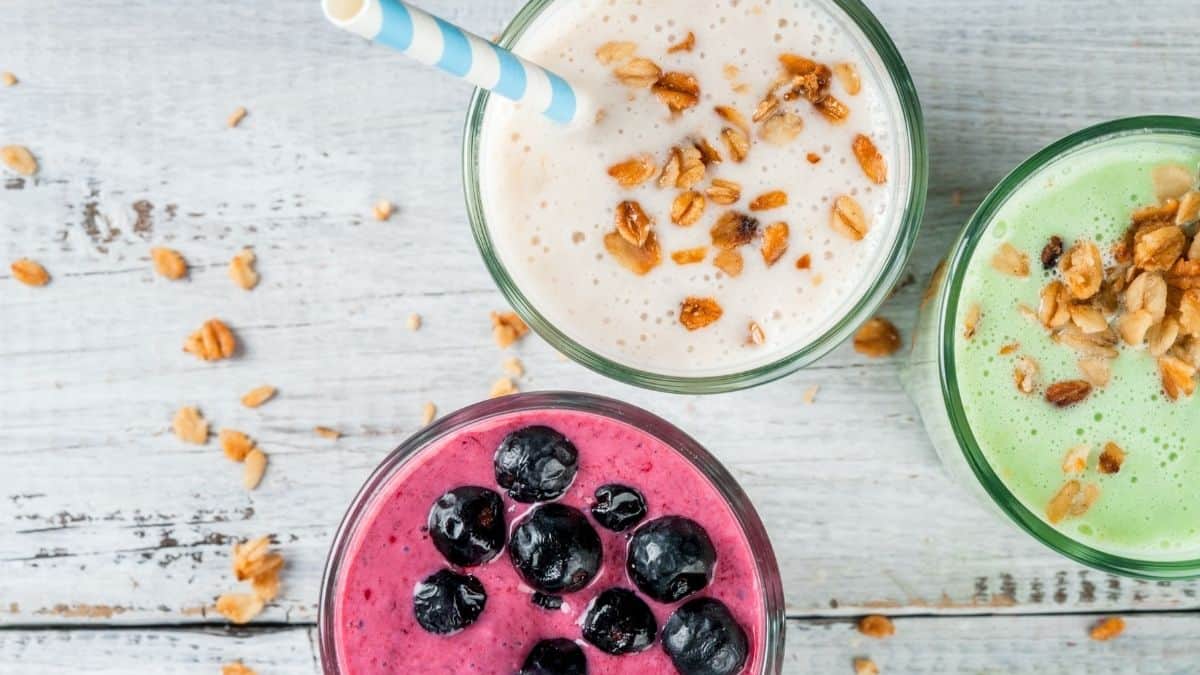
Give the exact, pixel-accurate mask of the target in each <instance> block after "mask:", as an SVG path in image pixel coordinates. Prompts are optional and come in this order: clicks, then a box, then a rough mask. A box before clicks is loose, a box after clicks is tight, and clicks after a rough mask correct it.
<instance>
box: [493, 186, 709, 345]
mask: <svg viewBox="0 0 1200 675" xmlns="http://www.w3.org/2000/svg"><path fill="white" fill-rule="evenodd" d="M702 166H703V165H702ZM604 250H606V251H608V253H609V254H610V255H612V257H614V258H616V260H617V262H618V263H620V265H621V266H622V267H624V268H625V269H627V270H629V271H630V272H633V273H634V274H636V275H638V276H645V275H646V274H649V273H650V270H652V269H654V268H655V267H658V266H659V265H660V264H661V263H662V249H661V248H660V247H659V245H658V237H656V236H655V235H654V231H653V230H651V231H650V234H649V235H648V236H647V237H646V243H645V244H643V245H642V246H635V245H633V244H630V243H629V242H628V241H627V240H626V239H625V237H623V236H621V233H619V232H616V231H613V232H609V233H608V234H606V235H604ZM497 339H499V338H497Z"/></svg>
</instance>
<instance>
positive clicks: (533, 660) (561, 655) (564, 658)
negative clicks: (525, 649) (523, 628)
mask: <svg viewBox="0 0 1200 675" xmlns="http://www.w3.org/2000/svg"><path fill="white" fill-rule="evenodd" d="M517 675H587V657H586V656H584V654H583V650H582V649H580V648H579V645H577V644H575V643H574V642H572V641H570V640H568V639H566V638H551V639H549V640H542V641H541V642H539V643H537V644H536V645H534V646H533V650H532V651H530V652H529V656H528V657H527V658H526V659H525V664H524V665H523V666H522V667H521V672H519V673H517Z"/></svg>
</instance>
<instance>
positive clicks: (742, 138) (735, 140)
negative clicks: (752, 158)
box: [721, 127, 750, 163]
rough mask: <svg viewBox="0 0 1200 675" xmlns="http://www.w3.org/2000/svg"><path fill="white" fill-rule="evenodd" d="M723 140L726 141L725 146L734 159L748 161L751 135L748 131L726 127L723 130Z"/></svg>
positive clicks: (739, 161)
mask: <svg viewBox="0 0 1200 675" xmlns="http://www.w3.org/2000/svg"><path fill="white" fill-rule="evenodd" d="M721 140H722V141H724V142H725V147H726V149H728V151H729V156H730V158H732V159H733V161H735V162H738V163H741V162H744V161H746V156H747V155H749V154H750V136H749V135H748V134H747V133H746V132H744V131H742V130H741V129H735V128H733V127H725V128H724V129H722V130H721Z"/></svg>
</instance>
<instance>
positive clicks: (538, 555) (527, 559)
mask: <svg viewBox="0 0 1200 675" xmlns="http://www.w3.org/2000/svg"><path fill="white" fill-rule="evenodd" d="M508 552H509V555H510V556H511V557H512V562H513V565H514V566H515V567H516V568H517V571H518V572H520V573H521V576H522V577H523V578H524V579H525V581H526V582H528V583H529V585H530V586H532V587H534V588H535V589H537V590H539V591H542V592H543V593H574V592H575V591H578V590H580V589H582V588H583V587H584V586H587V585H588V583H590V582H591V580H592V579H594V578H595V577H596V573H597V572H599V571H600V562H601V558H602V557H603V550H602V548H601V544H600V537H599V536H598V535H597V534H596V530H595V529H594V528H592V525H591V523H589V522H588V520H587V518H586V517H585V516H584V515H583V514H582V513H580V512H579V511H578V510H577V509H574V508H571V507H570V506H564V505H562V504H543V505H541V506H538V507H535V508H534V509H533V511H532V512H531V513H530V514H529V516H528V517H526V518H525V519H524V520H522V521H521V522H520V523H518V524H517V527H516V528H515V529H513V533H512V540H511V541H510V542H509V549H508Z"/></svg>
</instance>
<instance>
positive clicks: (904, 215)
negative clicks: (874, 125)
mask: <svg viewBox="0 0 1200 675" xmlns="http://www.w3.org/2000/svg"><path fill="white" fill-rule="evenodd" d="M561 1H565V0H529V2H527V3H526V4H525V5H524V6H523V7H522V8H521V10H520V11H519V12H517V14H516V16H515V17H514V18H513V19H512V21H511V22H510V23H509V24H508V26H507V27H506V28H505V29H504V32H503V33H502V34H501V36H500V39H499V41H498V43H499V44H500V45H503V46H505V47H510V48H511V47H512V46H513V44H514V43H515V42H516V41H517V40H518V39H519V38H520V37H521V35H522V34H524V32H525V30H526V29H527V28H528V27H529V26H530V25H531V24H532V22H533V21H534V20H535V19H536V18H537V17H538V16H540V15H541V13H542V11H544V10H545V9H546V8H547V7H549V6H551V5H552V4H554V3H555V2H561ZM824 1H826V2H829V3H831V4H833V5H835V6H837V7H838V8H840V9H841V10H842V11H843V12H845V14H846V15H847V16H848V17H849V18H850V20H851V21H852V22H853V23H854V24H855V25H856V26H857V27H858V29H859V30H861V31H862V32H863V35H865V36H866V38H867V41H868V42H869V44H870V46H871V47H872V48H873V49H874V50H875V52H876V53H877V54H878V55H879V59H880V61H881V62H882V63H883V65H884V69H885V71H886V73H887V76H888V77H889V78H890V81H891V83H892V87H893V88H894V89H895V91H896V98H897V100H898V101H899V104H900V110H899V112H900V114H901V116H902V119H903V122H904V124H905V127H906V128H905V130H904V131H905V136H904V137H905V139H906V140H907V142H908V146H909V167H908V169H909V176H910V180H909V189H908V192H907V193H906V195H905V196H906V197H907V200H906V204H905V208H904V209H903V211H902V212H900V213H898V214H897V216H896V219H897V221H898V225H899V230H898V232H897V235H896V238H895V241H894V242H893V244H892V247H891V250H890V251H888V254H887V257H886V258H885V263H884V264H883V266H882V268H881V269H880V270H879V272H878V273H877V274H876V276H875V278H874V279H873V280H872V281H871V283H870V284H869V285H867V286H866V287H865V288H866V290H865V291H864V292H863V294H862V296H861V297H860V298H859V299H858V301H857V302H855V303H854V305H853V306H852V307H851V308H850V309H849V310H848V311H847V312H846V313H845V315H844V316H842V317H841V318H840V319H839V320H838V321H836V322H834V324H833V325H831V326H830V327H829V328H828V329H827V330H826V331H825V332H824V333H822V334H821V335H820V336H818V337H817V338H816V339H814V340H812V341H811V342H809V343H808V344H806V345H804V346H803V347H801V348H800V349H797V350H795V351H793V352H791V353H789V354H787V355H786V356H783V357H781V358H779V359H776V360H774V361H772V362H770V363H767V364H763V365H759V366H755V367H753V368H749V369H747V370H743V371H740V372H736V373H728V374H723V375H705V376H681V375H667V374H662V373H655V372H652V371H648V370H642V369H640V368H635V367H632V366H629V365H625V364H623V363H620V362H618V361H616V360H614V359H611V358H608V357H606V356H603V355H601V354H599V353H597V352H595V351H593V350H591V349H588V348H587V347H584V346H583V345H581V344H580V343H579V342H577V341H576V340H574V339H572V338H571V337H570V336H568V335H567V334H566V333H565V332H563V331H562V330H560V329H559V328H558V327H556V326H554V325H553V324H552V323H551V322H550V321H548V320H546V318H545V317H543V316H542V314H541V313H540V312H539V311H538V310H537V308H536V307H534V306H533V304H532V303H531V302H529V300H528V298H526V297H525V294H524V293H523V292H522V291H521V290H520V288H518V287H517V284H516V283H515V282H514V281H513V280H512V277H511V276H510V275H509V274H508V272H507V270H506V269H505V268H504V265H503V263H501V262H500V258H499V256H498V255H497V253H496V250H495V247H494V246H493V244H492V240H491V236H490V234H489V232H488V227H487V218H486V216H485V214H484V209H483V200H482V195H481V192H480V180H479V161H478V160H479V135H480V132H481V130H482V128H483V119H484V114H485V113H486V111H487V103H488V100H489V94H488V92H487V91H485V90H482V89H476V90H475V93H474V95H473V96H472V97H471V102H470V106H469V108H468V112H467V118H466V124H465V127H464V133H463V147H462V171H463V188H464V193H465V197H466V202H467V215H468V218H469V219H470V222H471V231H472V234H473V235H474V238H475V243H476V245H477V246H478V248H479V252H480V254H481V255H482V257H483V261H484V264H485V265H486V267H487V269H488V272H489V273H490V274H491V276H492V279H493V280H494V281H495V283H496V285H497V286H498V287H499V288H500V292H501V293H503V295H504V297H505V299H507V300H508V302H509V304H510V305H512V307H513V309H514V310H516V312H517V313H518V314H519V315H520V316H521V317H522V318H523V319H524V320H525V322H526V323H527V324H529V326H530V327H532V328H533V330H534V331H535V332H537V334H538V335H540V336H541V337H542V339H544V340H546V342H548V343H550V345H551V346H552V347H554V348H555V349H556V350H558V351H559V352H561V353H562V354H564V355H566V356H567V357H569V358H570V359H571V360H573V361H575V362H577V363H579V364H582V365H583V366H585V367H587V368H589V369H590V370H593V371H595V372H597V373H600V374H601V375H604V376H605V377H610V378H613V379H615V380H617V381H620V382H624V383H626V384H632V385H635V386H639V387H643V388H646V389H651V390H656V391H662V392H668V393H680V394H715V393H722V392H727V391H736V390H739V389H746V388H749V387H754V386H758V385H761V384H766V383H768V382H772V381H774V380H777V379H779V378H782V377H785V376H787V375H790V374H792V373H794V372H796V371H797V370H800V369H801V368H804V367H805V366H808V365H810V364H812V363H813V362H815V361H816V360H817V359H820V358H821V357H823V356H825V355H826V354H828V353H829V352H831V351H833V350H834V349H835V348H836V347H837V346H838V345H840V344H841V343H842V342H844V341H845V340H846V339H847V338H849V337H850V335H851V333H853V331H854V330H856V329H857V328H858V326H860V325H861V324H862V322H863V321H865V320H866V319H868V318H869V317H870V316H871V315H872V314H874V313H875V311H876V310H878V309H879V307H880V305H882V304H883V302H884V301H885V300H886V299H887V298H888V296H889V295H890V294H891V291H892V289H893V288H894V287H895V285H896V283H897V282H898V281H899V280H900V277H901V275H902V274H903V272H904V270H905V268H906V267H907V264H908V259H909V256H910V255H911V253H912V249H913V246H914V244H915V243H916V239H917V234H918V232H919V230H920V226H921V221H922V219H923V217H924V213H925V200H926V191H927V188H928V181H929V153H928V147H927V145H926V137H925V126H924V117H923V114H922V112H921V104H920V100H919V98H918V96H917V90H916V86H915V85H914V84H913V81H912V77H911V75H910V74H909V71H908V67H907V66H906V65H905V63H904V60H903V59H902V58H901V56H900V52H899V50H898V49H897V48H896V45H895V44H894V43H893V42H892V39H891V37H890V36H889V35H888V34H887V32H886V31H885V30H884V28H883V26H882V25H881V24H880V23H879V20H878V19H876V18H875V15H874V14H872V13H871V11H870V10H869V9H867V7H866V6H865V5H863V3H862V2H861V1H860V0H824Z"/></svg>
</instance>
